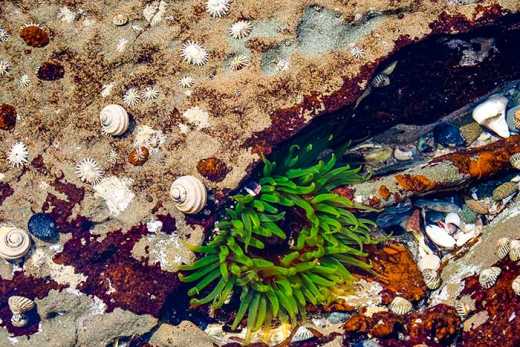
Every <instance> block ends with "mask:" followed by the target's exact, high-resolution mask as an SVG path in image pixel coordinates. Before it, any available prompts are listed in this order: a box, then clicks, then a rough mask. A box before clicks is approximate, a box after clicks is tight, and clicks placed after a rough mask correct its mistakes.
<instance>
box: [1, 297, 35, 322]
mask: <svg viewBox="0 0 520 347" xmlns="http://www.w3.org/2000/svg"><path fill="white" fill-rule="evenodd" d="M7 305H8V306H9V309H10V310H11V312H12V313H13V316H12V317H11V323H12V324H13V326H15V327H18V328H21V327H24V326H26V325H27V323H28V318H27V316H26V315H25V314H26V313H27V312H29V311H30V310H32V309H33V308H34V301H32V300H31V299H29V298H26V297H25V296H18V295H13V296H11V297H9V299H8V300H7Z"/></svg>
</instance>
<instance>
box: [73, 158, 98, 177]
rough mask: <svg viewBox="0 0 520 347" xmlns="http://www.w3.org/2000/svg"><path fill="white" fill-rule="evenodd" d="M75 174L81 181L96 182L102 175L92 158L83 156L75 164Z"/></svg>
mask: <svg viewBox="0 0 520 347" xmlns="http://www.w3.org/2000/svg"><path fill="white" fill-rule="evenodd" d="M76 175H77V176H78V177H79V179H80V180H81V181H83V182H87V183H97V182H99V180H101V177H102V176H103V171H102V170H101V168H100V167H99V166H98V163H97V162H96V161H95V160H94V159H92V158H84V159H82V160H80V161H79V162H78V163H77V164H76Z"/></svg>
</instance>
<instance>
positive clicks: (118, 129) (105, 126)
mask: <svg viewBox="0 0 520 347" xmlns="http://www.w3.org/2000/svg"><path fill="white" fill-rule="evenodd" d="M99 119H100V120H101V126H102V130H103V132H104V133H105V134H109V135H113V136H119V135H123V134H124V133H125V132H126V130H127V129H128V124H129V122H130V119H129V117H128V112H126V110H125V109H124V108H123V107H122V106H119V105H115V104H112V105H107V106H105V107H104V108H103V109H102V110H101V112H100V114H99Z"/></svg>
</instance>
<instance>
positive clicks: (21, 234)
mask: <svg viewBox="0 0 520 347" xmlns="http://www.w3.org/2000/svg"><path fill="white" fill-rule="evenodd" d="M30 248H31V238H30V236H29V234H28V233H27V232H26V231H25V230H23V229H19V228H17V227H15V226H12V225H2V226H0V257H2V258H4V259H7V260H14V259H18V258H21V257H23V256H24V255H26V254H27V252H28V251H29V249H30Z"/></svg>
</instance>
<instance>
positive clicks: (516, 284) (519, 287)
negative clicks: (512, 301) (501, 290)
mask: <svg viewBox="0 0 520 347" xmlns="http://www.w3.org/2000/svg"><path fill="white" fill-rule="evenodd" d="M511 287H512V288H513V291H514V292H515V294H516V295H520V276H516V277H515V279H514V280H513V282H511Z"/></svg>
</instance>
